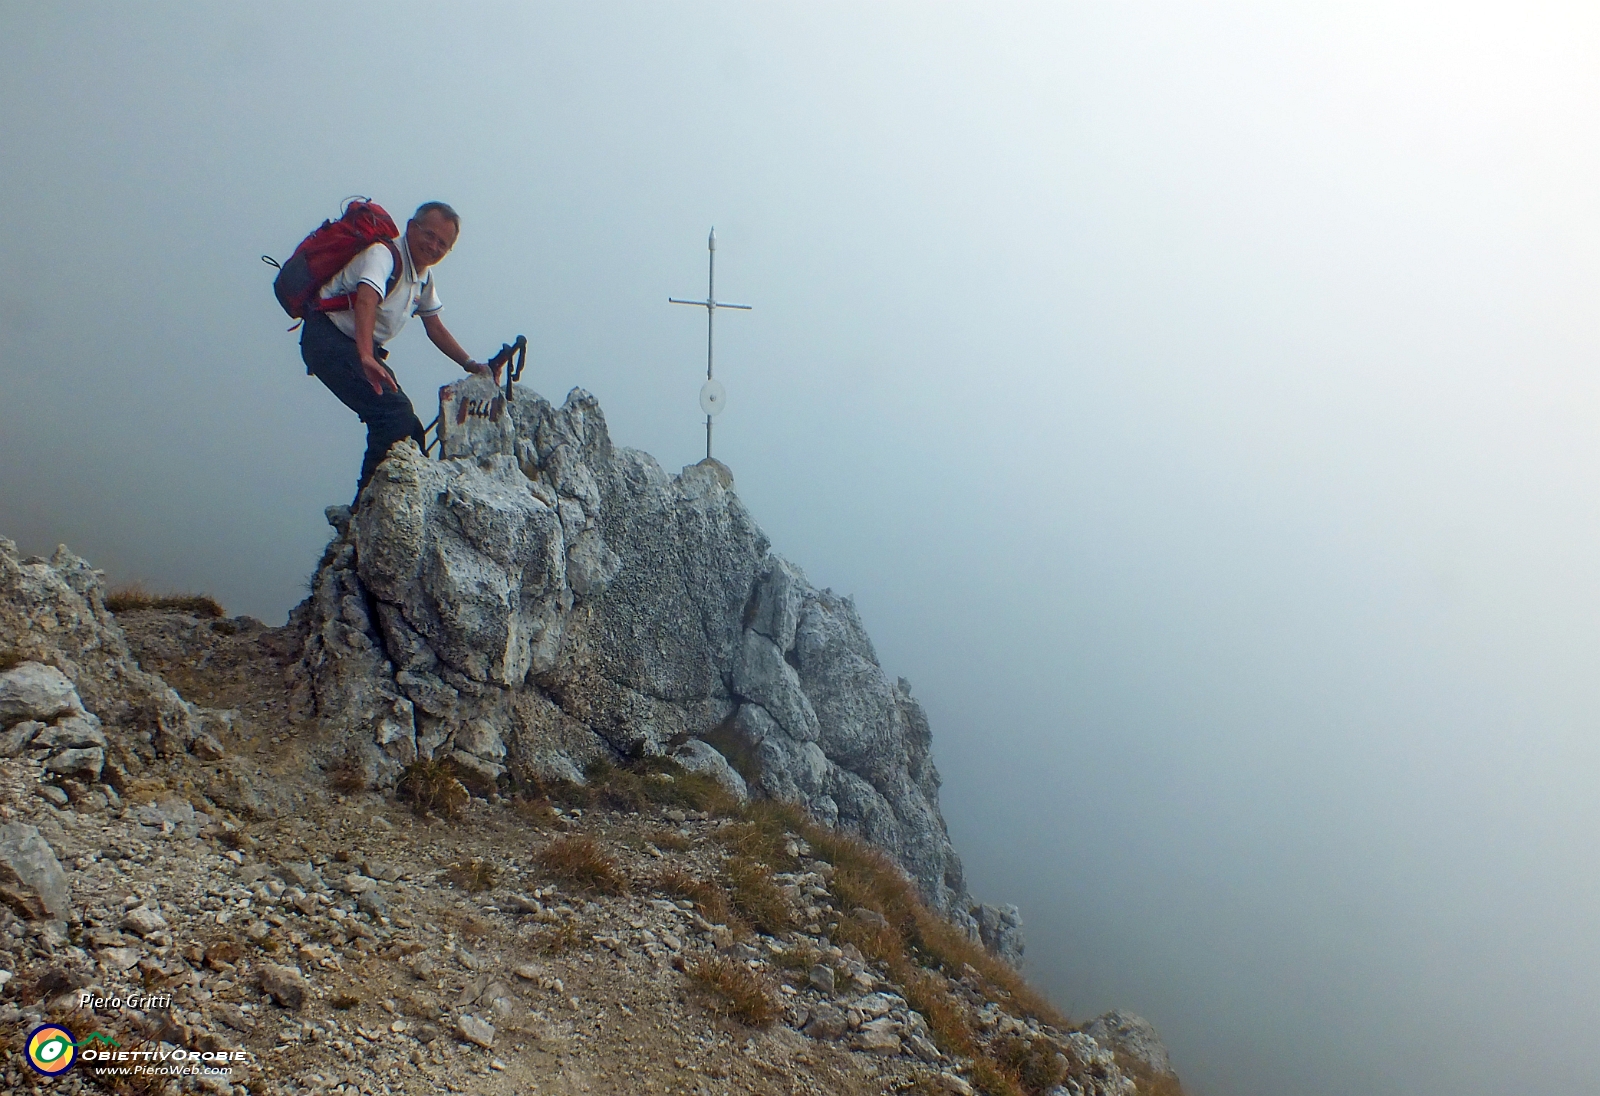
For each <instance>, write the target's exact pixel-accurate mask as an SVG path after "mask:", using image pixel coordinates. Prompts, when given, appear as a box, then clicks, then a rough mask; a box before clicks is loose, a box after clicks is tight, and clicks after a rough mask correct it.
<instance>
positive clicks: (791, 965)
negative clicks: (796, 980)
mask: <svg viewBox="0 0 1600 1096" xmlns="http://www.w3.org/2000/svg"><path fill="white" fill-rule="evenodd" d="M772 962H773V965H774V966H776V967H777V968H778V969H779V970H793V971H799V972H800V973H801V974H805V973H807V972H809V971H810V970H811V968H812V967H814V966H816V965H817V964H818V963H820V962H822V953H821V952H820V951H818V950H817V949H816V948H814V947H812V946H811V945H810V944H801V945H798V946H796V947H790V948H785V949H784V950H782V951H780V952H776V953H774V954H773V956H772Z"/></svg>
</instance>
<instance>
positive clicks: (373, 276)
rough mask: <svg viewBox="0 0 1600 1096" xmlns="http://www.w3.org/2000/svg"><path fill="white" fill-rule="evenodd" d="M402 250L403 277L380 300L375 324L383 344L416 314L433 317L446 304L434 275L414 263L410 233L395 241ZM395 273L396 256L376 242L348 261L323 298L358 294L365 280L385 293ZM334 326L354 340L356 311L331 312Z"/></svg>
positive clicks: (329, 315) (325, 289) (330, 317)
mask: <svg viewBox="0 0 1600 1096" xmlns="http://www.w3.org/2000/svg"><path fill="white" fill-rule="evenodd" d="M395 246H396V247H397V248H399V249H400V259H401V271H400V277H398V278H396V279H395V283H394V292H393V293H390V294H389V295H388V296H387V297H384V298H383V299H382V300H381V301H379V302H378V315H377V319H376V321H375V322H374V323H373V325H372V337H373V338H374V339H376V340H377V341H378V342H379V343H380V344H383V343H387V342H388V341H389V340H390V339H392V338H394V337H395V336H396V335H398V334H400V329H401V328H402V327H404V326H405V325H406V321H407V320H409V319H410V318H411V317H412V316H432V315H433V314H434V313H436V312H438V311H439V310H440V309H441V308H443V307H444V305H443V304H441V303H439V294H438V291H437V290H435V289H434V287H433V274H432V273H431V272H429V271H426V270H424V271H422V272H421V273H420V274H419V273H418V271H417V268H416V267H415V266H413V265H412V262H411V249H410V248H408V247H406V234H405V233H404V232H402V233H400V238H399V239H398V240H396V241H395ZM393 272H394V256H393V255H391V254H390V253H389V249H388V248H387V247H385V246H383V245H382V244H373V245H372V246H371V247H369V248H367V249H366V250H365V251H363V252H362V253H361V254H359V255H357V256H356V257H355V258H353V259H351V260H350V261H349V262H348V263H346V264H345V268H344V269H343V270H341V271H339V273H337V274H335V275H334V276H333V280H332V281H330V282H329V283H328V284H327V285H326V286H324V287H323V290H322V292H321V293H320V294H319V296H321V297H322V298H323V299H326V298H328V297H340V296H343V295H344V294H346V293H354V292H355V291H356V287H357V286H359V285H361V284H362V283H363V282H365V283H366V284H367V285H370V286H371V287H372V288H373V289H376V290H377V291H378V293H379V294H380V295H381V294H382V293H383V291H384V290H385V289H386V288H388V285H389V275H390V274H392V273H393ZM328 318H329V319H330V320H332V321H333V325H334V326H335V327H337V328H338V329H339V330H340V331H343V332H344V333H345V334H346V335H349V336H350V337H351V338H352V339H353V338H355V337H356V314H355V312H353V311H348V310H347V311H344V312H329V313H328Z"/></svg>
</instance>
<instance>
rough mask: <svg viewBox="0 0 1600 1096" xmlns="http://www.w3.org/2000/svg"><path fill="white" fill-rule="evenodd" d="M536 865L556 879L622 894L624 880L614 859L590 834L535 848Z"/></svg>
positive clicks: (623, 891)
mask: <svg viewBox="0 0 1600 1096" xmlns="http://www.w3.org/2000/svg"><path fill="white" fill-rule="evenodd" d="M535 859H537V860H538V862H539V865H540V867H542V868H544V870H545V871H547V872H549V873H550V874H551V875H554V876H555V877H556V878H558V879H562V880H565V881H566V882H568V883H571V884H573V885H574V886H579V887H583V888H585V889H587V890H596V891H600V892H601V893H603V894H626V893H627V892H628V882H627V880H626V879H624V878H623V876H622V873H621V871H619V870H618V868H617V864H616V861H614V860H612V859H611V857H610V856H608V855H606V852H605V850H604V849H602V848H601V847H600V846H599V845H598V844H597V843H596V842H595V840H594V839H593V838H591V837H582V836H577V837H558V838H556V839H555V840H554V841H552V842H550V844H548V845H546V846H545V847H544V848H542V849H540V850H539V853H538V856H537V857H536V858H535Z"/></svg>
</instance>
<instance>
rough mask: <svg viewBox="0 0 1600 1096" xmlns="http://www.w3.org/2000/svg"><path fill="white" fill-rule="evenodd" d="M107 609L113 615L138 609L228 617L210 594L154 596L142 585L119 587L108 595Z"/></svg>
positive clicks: (136, 583)
mask: <svg viewBox="0 0 1600 1096" xmlns="http://www.w3.org/2000/svg"><path fill="white" fill-rule="evenodd" d="M106 608H107V609H109V610H111V611H112V612H113V613H126V612H130V611H132V610H136V609H164V610H167V611H169V612H176V613H193V614H194V615H195V616H200V617H210V618H212V619H216V618H217V617H224V616H227V615H228V614H227V611H226V610H225V609H223V607H222V605H221V603H219V602H218V601H217V599H216V598H214V597H212V596H211V595H209V594H152V593H151V592H150V591H149V590H146V589H145V588H144V585H143V584H142V583H138V582H135V583H133V584H132V585H130V586H119V587H117V588H116V589H115V590H112V591H111V592H110V593H109V594H107V595H106Z"/></svg>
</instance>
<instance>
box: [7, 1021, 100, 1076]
mask: <svg viewBox="0 0 1600 1096" xmlns="http://www.w3.org/2000/svg"><path fill="white" fill-rule="evenodd" d="M93 1043H105V1044H106V1045H107V1046H113V1047H117V1048H118V1049H121V1047H122V1044H121V1043H119V1042H117V1041H116V1040H115V1039H113V1038H112V1037H111V1036H109V1035H102V1034H100V1033H99V1032H98V1031H96V1032H93V1033H91V1034H90V1035H89V1036H88V1037H87V1038H85V1039H84V1040H83V1042H81V1043H80V1042H78V1041H77V1040H75V1039H73V1037H72V1032H71V1031H69V1030H68V1029H66V1028H64V1027H62V1026H61V1025H60V1024H44V1025H42V1026H40V1027H36V1028H34V1029H33V1033H32V1034H30V1035H29V1036H28V1064H29V1065H30V1066H32V1067H33V1068H34V1069H36V1070H38V1071H39V1072H40V1073H43V1074H44V1075H45V1076H46V1077H59V1076H61V1075H62V1074H63V1073H66V1072H67V1071H68V1070H70V1069H71V1068H72V1067H73V1066H74V1065H76V1064H77V1061H78V1049H79V1048H80V1047H86V1046H89V1045H91V1044H93ZM91 1057H93V1055H91Z"/></svg>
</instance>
